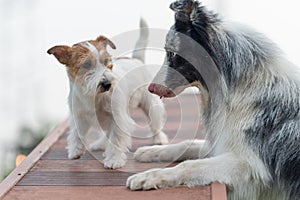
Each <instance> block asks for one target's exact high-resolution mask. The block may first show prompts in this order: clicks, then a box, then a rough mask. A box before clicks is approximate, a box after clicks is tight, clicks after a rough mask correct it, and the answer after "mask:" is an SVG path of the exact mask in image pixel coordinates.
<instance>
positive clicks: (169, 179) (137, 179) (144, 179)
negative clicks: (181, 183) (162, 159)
mask: <svg viewBox="0 0 300 200" xmlns="http://www.w3.org/2000/svg"><path fill="white" fill-rule="evenodd" d="M173 179H174V176H173V175H172V174H169V173H168V170H167V169H152V170H149V171H145V172H142V173H138V174H135V175H133V176H130V177H129V178H128V179H127V182H126V186H127V188H129V189H130V190H150V189H159V188H165V187H171V186H175V185H177V182H176V181H175V180H173Z"/></svg>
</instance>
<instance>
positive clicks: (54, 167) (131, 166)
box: [30, 160, 176, 173]
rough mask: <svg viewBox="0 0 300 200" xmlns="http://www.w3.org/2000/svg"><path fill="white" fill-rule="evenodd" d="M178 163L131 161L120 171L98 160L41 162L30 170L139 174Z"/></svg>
mask: <svg viewBox="0 0 300 200" xmlns="http://www.w3.org/2000/svg"><path fill="white" fill-rule="evenodd" d="M174 165H176V163H139V162H135V161H133V160H129V161H128V162H127V163H126V165H125V166H124V167H122V168H121V169H118V170H110V169H105V168H104V167H103V163H102V162H101V161H98V160H40V161H38V162H37V163H36V164H35V166H34V167H33V168H32V169H31V170H30V171H31V172H107V173H114V172H119V171H122V172H130V173H137V172H141V171H145V170H148V169H152V168H163V167H171V166H174Z"/></svg>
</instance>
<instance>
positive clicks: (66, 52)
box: [47, 45, 71, 65]
mask: <svg viewBox="0 0 300 200" xmlns="http://www.w3.org/2000/svg"><path fill="white" fill-rule="evenodd" d="M47 53H48V54H53V55H54V56H55V57H56V59H57V60H58V61H59V62H60V63H61V64H64V65H67V64H68V63H69V60H70V59H71V47H69V46H65V45H59V46H54V47H52V48H50V49H49V50H48V51H47Z"/></svg>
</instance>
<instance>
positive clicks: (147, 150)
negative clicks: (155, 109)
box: [134, 140, 208, 162]
mask: <svg viewBox="0 0 300 200" xmlns="http://www.w3.org/2000/svg"><path fill="white" fill-rule="evenodd" d="M207 152H208V145H207V143H206V142H205V140H187V141H183V142H180V143H176V144H167V145H154V146H146V147H140V148H138V149H137V150H136V152H135V153H134V158H135V159H136V160H137V161H140V162H173V161H184V160H192V159H199V158H203V157H205V156H206V155H207Z"/></svg>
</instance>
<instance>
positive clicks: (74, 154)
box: [67, 119, 89, 159]
mask: <svg viewBox="0 0 300 200" xmlns="http://www.w3.org/2000/svg"><path fill="white" fill-rule="evenodd" d="M88 127H89V126H88V124H87V122H85V120H81V121H78V122H77V121H76V123H75V121H74V119H71V120H70V132H69V135H68V138H67V143H68V146H67V149H68V158H69V159H78V158H80V156H81V155H83V154H84V152H85V149H86V148H85V146H84V144H83V141H82V140H83V139H84V136H85V134H86V133H87V131H88Z"/></svg>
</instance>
